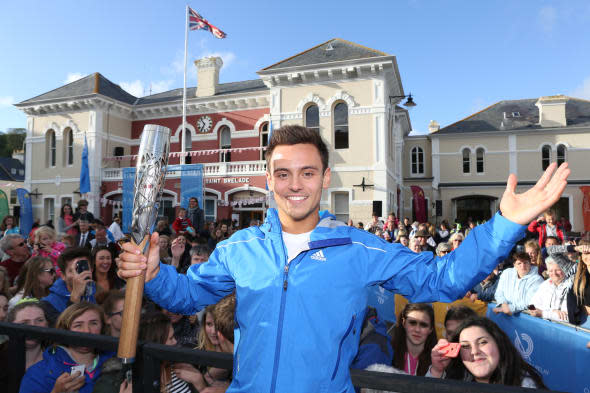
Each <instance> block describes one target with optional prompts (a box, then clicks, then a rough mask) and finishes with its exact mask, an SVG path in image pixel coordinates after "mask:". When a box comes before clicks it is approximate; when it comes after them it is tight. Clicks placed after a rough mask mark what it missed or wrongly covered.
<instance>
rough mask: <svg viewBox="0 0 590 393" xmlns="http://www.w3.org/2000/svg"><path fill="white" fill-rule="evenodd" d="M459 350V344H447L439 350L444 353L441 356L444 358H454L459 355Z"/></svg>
mask: <svg viewBox="0 0 590 393" xmlns="http://www.w3.org/2000/svg"><path fill="white" fill-rule="evenodd" d="M460 349H461V344H459V343H448V344H447V345H445V346H443V347H441V348H440V349H439V350H440V351H443V352H444V354H443V356H444V357H447V358H456V357H457V356H458V355H459V350H460Z"/></svg>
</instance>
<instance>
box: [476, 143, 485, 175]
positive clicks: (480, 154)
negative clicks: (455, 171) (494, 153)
mask: <svg viewBox="0 0 590 393" xmlns="http://www.w3.org/2000/svg"><path fill="white" fill-rule="evenodd" d="M484 153H485V150H484V149H483V147H480V148H478V149H477V150H476V151H475V167H476V170H477V173H484V169H485V168H484V157H485V154H484Z"/></svg>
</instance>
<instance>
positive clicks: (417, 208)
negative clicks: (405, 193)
mask: <svg viewBox="0 0 590 393" xmlns="http://www.w3.org/2000/svg"><path fill="white" fill-rule="evenodd" d="M410 189H411V190H412V201H413V204H414V215H415V216H416V221H418V222H426V221H428V218H427V215H428V211H427V210H428V206H426V199H425V198H424V190H422V188H421V187H418V186H410Z"/></svg>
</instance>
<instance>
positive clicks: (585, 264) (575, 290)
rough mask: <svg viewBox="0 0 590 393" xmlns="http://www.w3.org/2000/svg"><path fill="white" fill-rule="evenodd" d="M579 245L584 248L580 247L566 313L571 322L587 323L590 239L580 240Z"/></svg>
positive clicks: (589, 296) (577, 323) (589, 312)
mask: <svg viewBox="0 0 590 393" xmlns="http://www.w3.org/2000/svg"><path fill="white" fill-rule="evenodd" d="M579 245H580V246H585V248H584V249H582V255H581V256H580V261H579V262H578V268H577V271H576V276H575V278H574V284H573V287H572V290H571V291H570V292H569V293H568V298H567V302H568V314H569V320H570V322H571V323H575V324H576V325H580V324H584V325H587V324H589V323H588V315H590V250H589V249H588V247H589V246H590V241H588V240H582V241H580V244H579Z"/></svg>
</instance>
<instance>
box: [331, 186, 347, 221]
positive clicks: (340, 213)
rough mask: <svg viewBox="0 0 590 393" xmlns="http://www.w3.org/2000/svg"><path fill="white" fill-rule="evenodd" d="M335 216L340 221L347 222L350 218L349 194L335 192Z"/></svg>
mask: <svg viewBox="0 0 590 393" xmlns="http://www.w3.org/2000/svg"><path fill="white" fill-rule="evenodd" d="M332 195H334V215H335V216H336V219H337V220H338V221H342V222H347V221H348V217H349V209H348V192H335V193H333V194H332Z"/></svg>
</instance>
